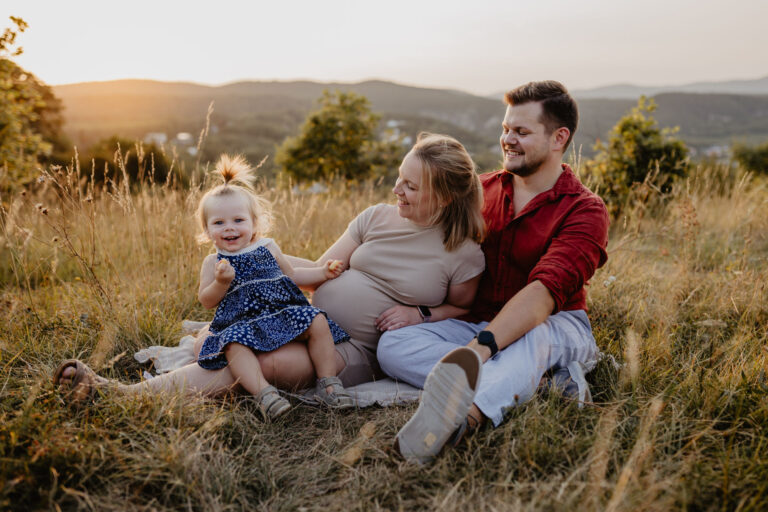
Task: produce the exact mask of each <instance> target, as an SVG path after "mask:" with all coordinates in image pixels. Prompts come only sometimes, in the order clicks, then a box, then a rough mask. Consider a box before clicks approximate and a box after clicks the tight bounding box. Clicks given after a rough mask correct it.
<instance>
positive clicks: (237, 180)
mask: <svg viewBox="0 0 768 512" xmlns="http://www.w3.org/2000/svg"><path fill="white" fill-rule="evenodd" d="M263 162H264V161H263V160H262V161H261V162H260V163H259V165H257V166H256V168H252V167H251V166H250V165H249V164H248V162H247V161H246V160H245V157H243V156H242V155H235V156H230V155H221V157H219V161H218V162H216V167H215V168H214V169H213V172H212V173H211V174H213V175H215V176H217V177H220V178H221V179H223V180H224V183H223V184H220V185H217V186H215V187H213V188H212V189H210V190H209V191H207V192H206V193H205V194H203V197H201V198H200V203H199V204H198V206H197V213H196V216H197V220H198V221H199V223H200V227H201V228H202V230H203V231H202V232H201V233H200V234H199V235H198V237H197V239H198V241H199V242H201V243H205V242H208V241H210V238H209V237H208V212H207V210H206V203H207V201H208V199H210V198H211V197H226V196H230V195H234V194H242V195H243V197H244V198H245V199H246V201H247V204H248V211H249V212H250V214H251V217H252V219H253V228H254V236H264V235H265V234H267V232H269V229H270V228H271V227H272V206H271V205H270V203H269V201H267V200H266V199H264V198H263V197H261V196H260V195H258V194H257V193H256V191H255V190H254V189H253V182H254V180H255V179H256V176H254V171H255V170H256V169H258V168H259V167H261V163H263Z"/></svg>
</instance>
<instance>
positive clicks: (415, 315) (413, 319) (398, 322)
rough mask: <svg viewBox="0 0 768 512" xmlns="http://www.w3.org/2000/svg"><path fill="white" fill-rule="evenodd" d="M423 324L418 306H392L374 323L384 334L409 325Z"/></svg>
mask: <svg viewBox="0 0 768 512" xmlns="http://www.w3.org/2000/svg"><path fill="white" fill-rule="evenodd" d="M421 322H422V318H421V315H420V314H419V310H418V309H416V306H400V305H398V306H392V307H391V308H389V309H388V310H386V311H385V312H383V313H382V314H380V315H379V317H378V318H377V319H376V320H375V321H374V322H373V323H374V325H376V328H377V329H378V330H380V331H382V332H384V331H394V330H395V329H399V328H401V327H405V326H408V325H416V324H420V323H421Z"/></svg>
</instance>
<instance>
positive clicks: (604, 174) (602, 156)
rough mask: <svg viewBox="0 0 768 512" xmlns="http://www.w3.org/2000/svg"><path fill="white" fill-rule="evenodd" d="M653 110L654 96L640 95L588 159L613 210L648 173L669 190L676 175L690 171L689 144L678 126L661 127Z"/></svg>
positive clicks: (590, 171)
mask: <svg viewBox="0 0 768 512" xmlns="http://www.w3.org/2000/svg"><path fill="white" fill-rule="evenodd" d="M654 110H656V104H655V102H654V101H653V100H647V99H646V98H645V97H644V96H643V97H640V99H639V101H638V103H637V106H636V107H633V108H632V110H631V111H630V112H629V113H628V114H626V115H625V116H624V117H622V118H621V119H620V120H619V122H618V123H616V126H614V127H613V129H612V130H611V132H610V135H609V139H608V144H604V143H602V142H598V143H597V144H596V145H595V150H596V151H597V155H596V156H595V158H594V159H593V160H590V161H588V162H587V163H586V167H587V171H588V172H589V173H590V174H592V176H593V177H594V178H595V181H596V182H597V184H598V186H599V191H600V195H601V196H602V197H603V199H605V200H606V203H608V207H609V210H611V212H612V213H614V214H616V213H618V212H619V211H620V210H621V208H622V206H623V205H624V204H625V203H626V201H627V199H628V198H629V197H630V193H631V191H632V190H633V188H634V187H636V186H637V185H638V184H641V183H643V182H644V181H645V180H646V177H648V176H649V173H653V175H654V184H655V185H656V186H658V187H660V188H661V190H662V191H665V192H666V191H668V190H669V189H670V187H671V185H672V181H673V179H674V178H675V177H677V176H684V175H685V174H686V172H687V167H688V148H687V147H686V145H685V143H683V141H681V140H679V139H677V138H675V137H674V134H675V133H676V132H677V128H671V129H670V128H664V129H659V127H658V124H657V122H656V120H655V119H654V118H653V117H652V116H651V115H650V114H651V113H652V112H653V111H654ZM657 172H658V174H656V173H657Z"/></svg>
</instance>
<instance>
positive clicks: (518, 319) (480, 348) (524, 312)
mask: <svg viewBox="0 0 768 512" xmlns="http://www.w3.org/2000/svg"><path fill="white" fill-rule="evenodd" d="M554 307H555V301H554V299H553V298H552V295H551V294H550V293H549V290H548V289H547V287H546V286H544V285H543V284H542V283H541V281H533V282H532V283H529V284H528V285H526V286H525V288H523V289H522V290H520V291H519V292H517V293H516V294H515V295H514V296H513V297H512V298H511V299H509V300H508V301H507V303H506V304H504V307H503V308H501V311H500V312H499V314H498V315H496V317H495V318H494V319H493V320H492V321H491V323H490V324H488V327H486V328H485V330H486V331H490V332H492V333H493V336H494V337H495V338H496V345H498V347H499V350H502V349H504V348H506V347H508V346H509V345H511V344H512V343H514V342H515V341H516V340H518V339H519V338H521V337H522V336H523V335H524V334H525V333H527V332H528V331H530V330H531V329H533V328H534V327H536V326H537V325H539V324H541V323H544V321H545V320H546V319H547V318H549V315H550V314H551V313H552V309H553V308H554ZM468 346H469V347H470V348H471V349H472V350H474V351H475V352H477V353H478V354H479V355H480V359H482V361H483V362H486V361H487V360H488V359H490V357H491V349H490V348H488V347H486V346H485V345H480V344H479V343H478V342H477V339H473V340H472V341H470V342H469V345H468Z"/></svg>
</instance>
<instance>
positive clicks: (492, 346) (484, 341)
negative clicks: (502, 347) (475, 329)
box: [476, 331, 499, 357]
mask: <svg viewBox="0 0 768 512" xmlns="http://www.w3.org/2000/svg"><path fill="white" fill-rule="evenodd" d="M476 338H477V342H478V343H479V344H480V345H485V346H486V347H488V349H489V350H490V351H491V357H493V356H495V355H496V354H497V353H498V352H499V346H498V345H497V344H496V337H495V336H494V335H493V333H492V332H491V331H480V332H479V333H477V336H476Z"/></svg>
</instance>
